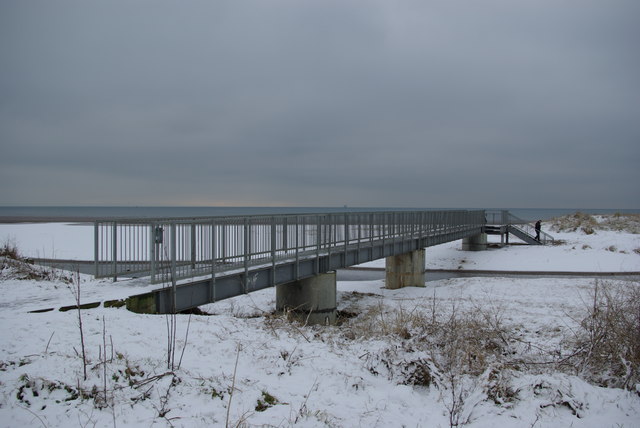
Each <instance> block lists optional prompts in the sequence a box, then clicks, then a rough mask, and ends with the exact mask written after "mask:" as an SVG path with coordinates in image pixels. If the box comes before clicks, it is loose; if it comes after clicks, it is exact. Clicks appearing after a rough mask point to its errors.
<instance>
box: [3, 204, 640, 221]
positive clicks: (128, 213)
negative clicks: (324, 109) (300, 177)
mask: <svg viewBox="0 0 640 428" xmlns="http://www.w3.org/2000/svg"><path fill="white" fill-rule="evenodd" d="M446 209H447V208H394V207H379V208H371V207H366V208H353V207H96V206H93V207H2V206H0V221H1V220H2V217H32V218H34V217H35V218H47V217H63V218H65V219H70V218H78V219H82V218H112V217H120V218H174V217H214V216H232V215H259V214H307V213H332V212H345V211H346V212H371V211H413V210H446ZM471 209H477V208H471ZM494 209H495V208H487V210H494ZM506 209H507V210H509V211H510V212H511V213H512V214H513V215H515V216H517V217H520V218H522V219H525V220H531V221H534V220H537V219H542V220H547V219H550V218H553V217H557V216H561V215H565V214H571V213H574V212H576V211H581V212H584V213H589V214H612V213H616V212H617V213H640V209H615V208H612V209H589V208H583V209H577V208H535V209H534V208H524V209H523V208H506Z"/></svg>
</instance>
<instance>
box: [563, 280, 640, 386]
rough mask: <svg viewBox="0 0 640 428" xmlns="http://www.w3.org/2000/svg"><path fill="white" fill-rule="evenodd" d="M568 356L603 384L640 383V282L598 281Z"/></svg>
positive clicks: (589, 377)
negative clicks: (571, 352)
mask: <svg viewBox="0 0 640 428" xmlns="http://www.w3.org/2000/svg"><path fill="white" fill-rule="evenodd" d="M585 312H586V315H585V316H584V318H583V319H582V320H581V322H580V329H579V330H578V331H576V332H575V334H574V336H573V337H572V338H570V339H569V344H570V345H571V346H572V348H573V349H574V352H573V354H572V355H571V356H570V358H569V359H568V360H569V361H570V362H571V365H572V367H573V368H574V369H575V371H576V372H577V373H578V374H580V375H581V376H582V377H583V378H585V379H587V380H589V381H592V382H595V383H596V384H599V385H601V386H606V387H616V388H625V389H633V388H634V387H635V385H636V384H640V284H638V283H636V282H627V283H608V282H603V281H599V282H596V283H595V285H594V287H593V290H592V294H591V301H589V302H585Z"/></svg>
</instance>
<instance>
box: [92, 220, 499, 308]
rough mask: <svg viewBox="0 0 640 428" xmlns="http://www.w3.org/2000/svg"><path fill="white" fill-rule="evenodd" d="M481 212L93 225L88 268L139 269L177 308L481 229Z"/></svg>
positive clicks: (161, 302)
mask: <svg viewBox="0 0 640 428" xmlns="http://www.w3.org/2000/svg"><path fill="white" fill-rule="evenodd" d="M485 222H486V218H485V213H484V211H400V212H372V213H341V214H313V215H290V216H249V217H219V218H208V219H165V220H163V219H153V220H108V221H98V222H96V224H95V246H96V247H95V264H94V265H95V271H96V277H113V278H114V279H116V278H117V277H118V276H130V275H135V274H136V273H137V275H138V276H139V275H149V276H150V280H151V281H152V282H154V283H158V284H162V286H161V287H160V288H159V290H157V292H156V293H155V299H156V307H157V308H159V311H161V312H171V311H173V310H175V311H182V310H185V309H190V308H193V307H197V306H201V305H204V304H207V303H211V302H214V301H218V300H221V299H225V298H229V297H233V296H237V295H240V294H244V293H249V292H252V291H256V290H260V289H263V288H267V287H272V286H275V285H278V284H284V283H288V282H291V281H296V280H300V279H304V278H309V277H312V276H314V275H318V274H321V273H325V272H329V271H333V270H336V269H340V268H345V267H348V266H353V265H357V264H361V263H365V262H368V261H373V260H377V259H380V258H384V257H389V256H394V255H399V254H403V253H407V252H410V251H414V250H417V249H420V248H425V247H429V246H433V245H437V244H441V243H444V242H450V241H454V240H458V239H462V238H465V237H469V236H473V235H477V234H479V233H482V231H483V227H484V225H485Z"/></svg>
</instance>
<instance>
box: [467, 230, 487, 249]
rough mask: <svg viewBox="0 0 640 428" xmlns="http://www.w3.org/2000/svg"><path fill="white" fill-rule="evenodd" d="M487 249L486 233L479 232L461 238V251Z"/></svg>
mask: <svg viewBox="0 0 640 428" xmlns="http://www.w3.org/2000/svg"><path fill="white" fill-rule="evenodd" d="M486 249H487V234H486V233H479V234H477V235H473V236H470V237H468V238H463V239H462V251H483V250H486Z"/></svg>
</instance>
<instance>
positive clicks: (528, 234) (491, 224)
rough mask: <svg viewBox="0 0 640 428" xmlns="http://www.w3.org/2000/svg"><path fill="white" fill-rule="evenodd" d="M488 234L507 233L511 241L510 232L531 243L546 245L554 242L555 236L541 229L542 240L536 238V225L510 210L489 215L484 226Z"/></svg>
mask: <svg viewBox="0 0 640 428" xmlns="http://www.w3.org/2000/svg"><path fill="white" fill-rule="evenodd" d="M484 232H485V233H486V234H487V235H502V236H504V235H506V236H507V243H509V233H511V234H512V235H514V236H516V237H518V238H520V239H521V240H522V241H524V242H525V243H527V244H529V245H545V244H550V243H552V242H553V240H554V239H553V236H551V235H549V234H548V233H545V232H542V231H540V240H537V239H536V238H535V236H536V231H535V227H534V226H533V225H532V224H530V223H529V222H528V221H526V220H523V219H521V218H518V217H516V216H514V215H513V214H511V213H509V212H506V211H504V212H500V213H492V212H489V213H488V215H487V224H486V225H485V226H484Z"/></svg>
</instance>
